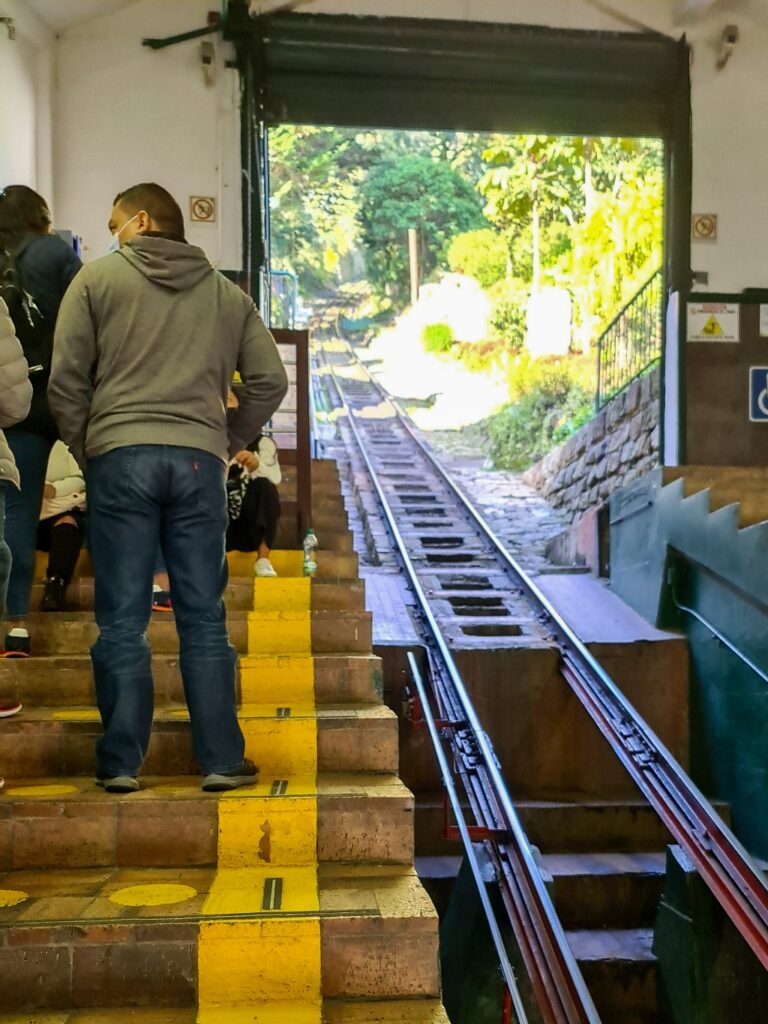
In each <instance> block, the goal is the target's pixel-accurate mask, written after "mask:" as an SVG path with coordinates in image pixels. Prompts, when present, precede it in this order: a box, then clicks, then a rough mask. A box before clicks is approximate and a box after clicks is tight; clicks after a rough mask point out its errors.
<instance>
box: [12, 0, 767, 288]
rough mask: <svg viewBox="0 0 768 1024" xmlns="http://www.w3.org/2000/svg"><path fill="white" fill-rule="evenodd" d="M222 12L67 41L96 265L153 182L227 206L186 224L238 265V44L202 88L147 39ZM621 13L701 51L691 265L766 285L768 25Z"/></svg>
mask: <svg viewBox="0 0 768 1024" xmlns="http://www.w3.org/2000/svg"><path fill="white" fill-rule="evenodd" d="M4 2H6V3H7V2H8V0H0V9H1V8H2V6H3V3H4ZM215 6H217V5H216V4H213V3H212V2H211V0H184V2H183V3H181V2H180V0H143V2H142V3H139V4H137V5H135V6H131V7H130V8H128V9H127V10H125V11H123V12H122V13H119V14H114V15H107V16H104V17H102V18H99V19H97V20H95V21H92V22H89V23H88V24H87V25H84V26H81V27H79V28H76V29H72V30H70V31H68V32H65V33H64V34H63V36H62V37H61V38H60V41H59V46H58V67H59V78H58V94H57V95H58V101H57V107H56V150H55V160H56V180H55V184H56V194H57V197H58V200H59V210H58V213H59V216H58V218H57V219H58V222H59V223H60V224H62V225H66V226H69V227H71V228H73V229H74V230H76V231H78V232H80V233H81V234H83V235H84V236H85V239H86V243H87V245H88V247H89V250H90V251H89V253H88V255H89V256H91V257H94V256H97V255H100V254H101V252H103V250H104V248H105V246H106V245H107V243H108V241H109V239H108V237H107V234H106V228H105V224H106V219H107V214H108V211H109V206H110V202H111V200H112V198H113V196H114V194H115V192H116V191H118V190H119V189H120V188H123V187H125V186H126V185H128V184H131V183H133V182H135V181H138V180H143V179H155V180H158V181H160V182H161V183H162V184H165V185H166V187H168V188H169V189H170V190H171V191H173V192H174V193H175V194H176V195H177V196H178V197H179V198H180V200H181V201H182V205H183V207H184V208H185V213H186V212H187V211H186V206H187V202H188V198H189V196H190V195H201V194H202V195H215V196H216V197H217V198H218V199H219V201H220V210H219V221H218V223H217V225H216V226H199V227H190V230H189V237H190V240H192V241H194V242H196V243H198V244H201V245H203V247H204V248H206V250H207V251H208V252H209V254H210V256H211V258H212V259H213V260H214V261H215V262H218V263H219V264H220V265H222V266H227V267H236V266H239V260H240V256H239V253H240V217H239V192H240V183H239V124H238V119H237V112H236V106H237V75H236V72H233V71H224V70H223V69H222V63H223V61H222V58H223V57H224V56H225V55H227V51H228V50H229V47H228V46H226V45H225V44H222V43H221V42H217V44H216V45H217V49H218V54H219V83H218V85H217V86H216V87H215V88H207V87H206V86H205V85H204V84H203V79H202V73H201V71H200V67H199V62H198V52H199V41H193V42H189V43H184V44H181V45H179V46H176V47H173V48H170V49H168V50H164V51H159V52H152V51H150V50H148V49H146V48H144V47H142V46H141V39H142V37H143V36H146V35H157V36H162V35H170V34H173V33H176V32H180V31H184V30H186V29H190V28H195V27H197V26H200V25H203V24H204V23H205V16H206V13H207V11H208V10H209V9H210V8H212V7H215ZM612 6H613V7H614V8H615V9H617V10H619V11H620V12H624V13H625V14H626V16H627V17H629V18H635V19H637V20H639V21H642V22H643V23H645V24H648V25H651V26H652V27H654V28H656V29H658V30H660V31H664V32H666V33H668V34H670V35H672V36H674V37H675V38H677V37H679V36H680V35H681V34H682V32H683V31H687V32H688V34H689V39H690V40H691V42H692V45H693V50H694V63H693V69H692V75H693V118H694V120H693V125H694V183H693V191H694V203H693V205H694V210H695V211H696V212H701V213H717V214H718V216H719V238H718V240H717V241H716V242H710V243H701V242H700V243H694V245H693V265H694V269H696V270H703V271H707V272H708V273H709V275H710V279H709V286H708V287H709V288H710V289H719V290H741V288H743V287H744V286H748V285H760V284H762V285H768V244H766V239H765V233H766V228H767V227H768V173H767V172H766V170H765V166H766V162H767V161H768V132H766V131H765V130H764V111H765V110H766V109H768V74H766V72H765V68H766V66H768V27H767V26H766V23H763V26H762V27H759V26H758V25H757V24H756V23H755V22H753V21H751V20H750V19H749V18H748V17H747V16H746V15H745V14H742V15H741V16H739V17H737V16H736V15H735V14H734V13H733V12H731V13H730V14H728V13H727V12H726V11H724V10H722V9H721V10H719V12H718V11H716V12H715V13H714V14H711V15H709V16H707V17H705V18H703V19H699V20H697V21H695V22H694V23H692V24H687V25H685V24H679V23H676V22H675V17H674V15H675V11H676V9H678V8H679V6H680V4H679V0H612ZM311 10H312V11H314V12H317V13H356V14H376V15H382V14H385V15H393V16H394V15H402V16H411V17H413V16H416V17H443V18H456V19H466V20H489V21H516V22H523V23H530V24H534V23H538V24H545V25H551V26H560V27H565V28H585V29H593V30H594V29H607V30H617V31H622V30H627V29H628V28H629V26H628V25H627V24H625V23H623V22H621V21H620V20H617V19H616V18H614V17H612V16H610V15H608V14H605V13H602V12H600V11H598V10H596V9H595V8H592V7H590V6H589V5H588V3H587V2H586V0H515V3H511V2H510V0H388V2H382V0H354V2H353V0H318V2H317V3H315V4H313V5H312V7H311ZM729 21H737V22H738V23H739V25H740V28H741V40H740V42H739V44H738V46H737V48H736V52H735V54H734V56H733V58H732V60H731V62H730V63H729V64H728V66H727V67H726V68H725V69H724V70H723V71H717V70H716V69H715V62H716V43H717V40H718V39H719V37H720V33H721V31H722V28H723V27H724V25H725V24H726V23H727V22H729Z"/></svg>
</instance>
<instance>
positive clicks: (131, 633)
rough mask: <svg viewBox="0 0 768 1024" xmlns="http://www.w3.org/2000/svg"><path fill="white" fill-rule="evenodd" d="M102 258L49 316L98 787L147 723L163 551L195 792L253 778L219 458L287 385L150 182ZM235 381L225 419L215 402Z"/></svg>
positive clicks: (135, 759) (120, 781)
mask: <svg viewBox="0 0 768 1024" xmlns="http://www.w3.org/2000/svg"><path fill="white" fill-rule="evenodd" d="M109 227H110V231H111V232H112V233H113V236H114V238H113V246H112V250H113V251H112V252H111V254H110V255H108V256H106V257H105V258H104V259H100V260H96V261H95V262H93V263H90V264H88V265H87V266H86V267H85V268H84V269H83V270H82V271H81V273H80V274H78V276H77V277H76V278H75V281H74V282H73V283H72V285H71V286H70V288H69V290H68V292H67V294H66V295H65V297H64V301H63V303H62V306H61V310H60V312H59V319H58V323H57V327H56V336H55V342H54V357H53V366H52V372H51V380H50V384H49V389H48V397H49V401H50V405H51V409H52V410H53V413H54V415H55V417H56V420H57V423H58V426H59V430H60V432H61V437H62V439H63V440H64V442H65V443H66V444H67V445H69V447H70V449H71V451H72V453H73V455H74V456H75V458H76V459H77V461H78V462H79V463H80V465H81V466H82V467H83V468H84V470H85V473H86V486H87V493H88V516H89V539H90V549H91V556H92V559H93V567H94V577H95V614H96V621H97V623H98V626H99V631H100V635H99V639H98V640H97V642H96V643H95V645H94V646H93V648H92V650H91V658H92V661H93V672H94V680H95V683H96V696H97V701H98V705H99V711H100V714H101V719H102V723H103V726H104V734H103V736H102V737H101V738H100V740H99V742H98V744H97V757H98V769H97V779H96V781H97V784H101V785H104V786H105V788H106V789H107V790H109V791H112V792H132V791H134V790H136V789H138V788H139V784H138V780H137V776H138V773H139V769H140V768H141V764H142V762H143V760H144V757H145V755H146V751H147V746H148V743H149V737H150V730H151V725H152V708H153V683H152V668H151V651H150V647H149V643H148V641H147V634H146V630H147V625H148V622H149V618H150V614H151V599H152V574H153V569H154V565H155V559H156V555H157V551H158V548H159V547H162V550H163V554H164V556H165V562H166V566H167V568H168V573H169V576H170V579H171V592H172V596H173V608H174V612H175V614H176V626H177V630H178V633H179V641H180V665H181V672H182V677H183V680H184V691H185V695H186V699H187V705H188V708H189V714H190V720H191V723H192V737H193V743H194V749H195V755H196V757H197V761H198V764H199V765H200V768H201V770H202V772H203V774H204V776H205V778H204V781H203V788H204V789H208V790H223V789H233V788H235V787H237V786H241V785H246V784H248V783H252V782H254V781H255V775H256V773H257V771H258V769H256V767H255V766H254V765H253V764H251V762H249V761H248V760H247V759H245V758H244V756H243V755H244V742H243V734H242V731H241V729H240V726H239V724H238V722H237V709H236V695H235V662H236V657H235V652H234V649H233V648H232V646H231V644H230V643H229V637H228V633H227V626H226V617H225V611H224V604H223V600H222V595H223V592H224V588H225V586H226V582H227V562H226V555H225V550H224V536H225V531H226V525H227V503H226V492H225V474H226V464H227V461H228V459H229V457H230V456H231V455H233V454H234V453H235V452H238V451H241V450H242V449H243V448H245V447H246V446H247V444H249V443H250V442H251V441H252V440H253V438H254V437H256V436H257V435H258V433H259V431H260V429H261V427H262V426H263V424H264V423H265V422H266V421H267V420H268V419H269V417H270V416H271V415H272V413H273V412H274V411H275V409H276V408H277V407H278V405H279V404H280V402H281V400H282V398H283V396H284V395H285V392H286V390H287V386H288V385H287V378H286V373H285V369H284V367H283V365H282V362H281V360H280V356H279V354H278V351H277V347H276V345H275V342H274V339H273V338H272V335H271V334H270V333H269V331H268V330H267V329H266V327H265V326H264V324H263V323H262V321H261V318H260V317H259V314H258V312H257V310H256V307H255V306H254V304H253V302H252V301H251V299H250V298H248V296H247V295H245V294H244V293H243V292H242V291H241V290H240V289H239V288H237V287H236V286H235V285H234V284H232V283H231V282H230V281H228V280H227V279H226V278H224V277H223V276H222V275H221V274H219V273H217V272H216V271H215V270H214V269H213V267H212V266H211V264H210V262H209V261H208V259H207V258H206V256H205V254H204V253H203V251H202V250H201V249H198V248H197V247H195V246H192V245H189V244H187V242H186V241H185V240H184V221H183V217H182V214H181V211H180V209H179V207H178V205H177V203H176V202H175V200H174V199H173V197H172V196H171V195H170V194H169V193H168V192H166V190H165V189H163V188H161V187H160V186H159V185H155V184H141V185H136V186H134V187H133V188H130V189H128V190H127V191H125V192H122V193H121V194H120V195H118V196H117V198H116V200H115V204H114V207H113V209H112V215H111V218H110V222H109ZM236 370H237V371H238V372H239V374H240V377H241V378H242V382H243V387H242V390H241V392H240V404H239V407H238V409H237V410H236V411H235V412H234V413H233V414H232V415H231V416H230V418H229V420H228V419H227V409H226V407H227V395H228V392H229V387H230V384H231V383H232V377H233V375H234V373H235V371H236Z"/></svg>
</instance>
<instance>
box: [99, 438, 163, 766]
mask: <svg viewBox="0 0 768 1024" xmlns="http://www.w3.org/2000/svg"><path fill="white" fill-rule="evenodd" d="M163 472H164V468H163V448H162V447H161V446H156V445H140V446H137V447H134V448H118V449H116V450H114V451H111V452H108V453H107V454H106V455H100V456H99V457H98V458H95V459H92V460H91V461H90V462H89V463H88V468H87V473H86V479H87V487H88V510H89V511H88V524H89V527H88V533H89V546H90V550H91V558H92V560H93V574H94V585H95V601H94V608H95V614H96V622H97V624H98V626H99V639H98V640H97V641H96V643H95V644H94V646H93V647H92V648H91V659H92V662H93V675H94V681H95V683H96V699H97V701H98V706H99V712H100V714H101V720H102V724H103V726H104V735H103V736H102V737H101V739H100V740H99V741H98V743H97V747H96V752H97V755H98V761H99V772H100V774H101V775H103V776H106V777H107V778H113V777H115V776H136V775H137V774H138V772H139V769H140V768H141V765H142V762H143V760H144V757H145V755H146V752H147V746H148V744H149V736H150V731H151V728H152V709H153V704H154V691H153V685H152V657H151V651H150V647H149V641H148V640H147V633H146V630H147V624H148V622H149V617H150V603H151V594H152V570H153V568H154V561H155V555H156V553H157V547H158V544H159V541H160V504H159V501H158V494H162V491H163V486H164V478H163Z"/></svg>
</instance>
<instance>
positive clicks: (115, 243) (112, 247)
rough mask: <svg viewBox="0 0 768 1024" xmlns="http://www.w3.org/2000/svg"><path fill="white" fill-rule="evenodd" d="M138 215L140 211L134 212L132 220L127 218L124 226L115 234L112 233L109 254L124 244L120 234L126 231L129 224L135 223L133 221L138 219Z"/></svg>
mask: <svg viewBox="0 0 768 1024" xmlns="http://www.w3.org/2000/svg"><path fill="white" fill-rule="evenodd" d="M138 216H139V214H138V213H136V214H134V215H133V217H131V219H130V220H127V221H126V222H125V224H123V226H122V227H121V228H120V230H119V231H116V232H115V233H114V235H112V241H111V242H110V243H109V248H108V249H107V255H109V254H110V253H113V252H117V250H118V249H119V248H120V246H121V245H122V242H121V241H120V235H121V234H122V233H123V232H124V231H125V229H126V228H127V227H128V225H129V224H131V223H133V221H135V220H136V218H137V217H138Z"/></svg>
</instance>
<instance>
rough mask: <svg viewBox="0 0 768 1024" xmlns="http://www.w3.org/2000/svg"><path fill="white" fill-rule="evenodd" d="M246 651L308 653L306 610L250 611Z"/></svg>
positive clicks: (309, 635) (309, 633)
mask: <svg viewBox="0 0 768 1024" xmlns="http://www.w3.org/2000/svg"><path fill="white" fill-rule="evenodd" d="M248 653H249V654H305V655H306V654H311V653H312V617H311V614H310V612H309V610H307V611H303V612H267V611H259V612H249V613H248Z"/></svg>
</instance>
